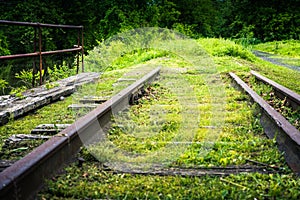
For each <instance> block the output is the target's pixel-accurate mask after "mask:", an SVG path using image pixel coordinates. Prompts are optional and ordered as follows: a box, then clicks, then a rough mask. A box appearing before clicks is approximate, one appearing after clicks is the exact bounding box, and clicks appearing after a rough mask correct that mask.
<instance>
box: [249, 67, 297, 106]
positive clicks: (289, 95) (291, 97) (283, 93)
mask: <svg viewBox="0 0 300 200" xmlns="http://www.w3.org/2000/svg"><path fill="white" fill-rule="evenodd" d="M251 74H252V75H253V76H255V78H256V79H258V80H260V81H262V82H264V83H266V84H269V85H270V86H272V88H273V89H274V92H275V94H276V96H277V97H279V98H280V99H285V98H286V100H287V102H289V103H290V105H291V106H292V108H293V109H294V110H298V109H299V107H300V95H299V94H297V93H295V92H293V91H292V90H290V89H288V88H286V87H284V86H282V85H280V84H278V83H276V82H275V81H272V80H270V79H268V78H266V77H264V76H262V75H261V74H259V73H257V72H255V71H253V70H251Z"/></svg>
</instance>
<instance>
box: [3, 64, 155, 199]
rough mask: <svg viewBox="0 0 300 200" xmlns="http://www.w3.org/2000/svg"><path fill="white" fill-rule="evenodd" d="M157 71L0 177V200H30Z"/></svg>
mask: <svg viewBox="0 0 300 200" xmlns="http://www.w3.org/2000/svg"><path fill="white" fill-rule="evenodd" d="M159 72H160V68H156V69H154V70H152V71H151V72H150V73H148V74H146V75H145V76H144V77H143V78H141V79H140V80H138V81H136V82H135V83H133V84H132V85H130V86H129V87H127V88H125V89H124V90H122V91H121V92H119V93H118V94H117V95H115V96H113V97H112V98H111V99H110V100H108V101H106V102H105V103H103V104H101V105H99V106H98V107H97V108H95V109H94V110H93V111H91V112H90V113H88V114H87V115H85V116H83V117H82V118H80V119H79V120H77V121H76V122H75V123H73V124H72V125H70V126H69V127H67V128H66V129H64V130H63V131H61V132H60V133H58V135H57V136H54V137H52V138H51V139H49V140H48V141H47V142H45V143H43V144H42V145H41V146H39V147H37V148H36V149H34V150H33V151H32V152H31V153H30V154H28V155H26V156H25V157H24V158H22V159H21V160H19V161H17V162H16V163H14V164H13V165H12V166H10V167H8V168H6V169H5V170H4V171H3V172H2V173H0V199H30V198H34V196H35V195H36V192H38V190H39V189H41V187H42V185H43V182H44V181H45V179H46V178H49V177H51V175H53V174H54V173H55V172H56V171H57V170H59V169H61V168H62V167H64V164H66V163H68V162H69V161H71V160H72V158H74V155H75V154H76V153H78V151H79V149H80V147H81V146H82V145H83V142H82V139H83V138H85V139H88V138H93V139H95V137H97V136H96V133H97V132H98V131H99V130H97V129H98V127H99V125H100V126H101V127H105V126H107V125H108V124H109V122H110V120H111V116H112V108H114V109H116V108H117V109H120V110H122V109H124V107H123V106H124V105H128V103H129V102H130V101H131V99H132V96H133V95H134V94H136V92H138V90H140V89H142V88H143V86H144V85H145V84H148V83H151V82H152V81H154V80H155V78H156V77H157V76H158V75H159Z"/></svg>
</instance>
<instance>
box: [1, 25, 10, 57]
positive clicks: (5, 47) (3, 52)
mask: <svg viewBox="0 0 300 200" xmlns="http://www.w3.org/2000/svg"><path fill="white" fill-rule="evenodd" d="M9 54H10V51H9V49H8V44H7V41H6V37H5V36H4V35H3V31H2V30H1V31H0V56H4V55H9Z"/></svg>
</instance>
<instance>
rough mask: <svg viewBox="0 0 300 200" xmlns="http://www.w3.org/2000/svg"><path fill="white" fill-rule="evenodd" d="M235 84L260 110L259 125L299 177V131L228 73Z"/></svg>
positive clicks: (238, 79) (244, 84) (239, 80)
mask: <svg viewBox="0 0 300 200" xmlns="http://www.w3.org/2000/svg"><path fill="white" fill-rule="evenodd" d="M229 75H230V76H231V78H232V79H233V80H234V82H235V84H236V85H237V86H238V87H239V88H241V89H242V90H243V91H245V92H246V93H247V94H248V95H249V96H250V97H251V98H252V100H253V101H254V102H255V103H257V104H258V105H259V106H260V108H261V119H260V122H261V125H262V127H263V128H264V132H265V133H266V135H267V136H268V137H269V138H274V137H275V138H276V142H277V143H278V147H279V150H281V151H283V152H285V154H284V156H285V160H286V162H287V164H288V165H289V166H290V168H291V169H292V170H293V172H294V173H295V174H297V175H298V176H300V131H299V130H298V129H296V128H295V127H294V126H293V125H291V124H290V123H289V122H288V121H287V120H286V119H285V118H284V117H283V116H282V115H281V114H280V113H278V112H277V111H276V110H275V109H274V108H273V107H271V106H270V105H269V104H268V103H267V102H266V101H265V100H264V99H263V98H262V97H260V96H259V95H258V94H257V93H256V92H254V91H253V90H252V89H251V88H250V87H249V86H248V85H247V84H246V83H245V82H243V81H242V80H241V79H240V78H239V77H238V76H237V75H235V74H234V73H229Z"/></svg>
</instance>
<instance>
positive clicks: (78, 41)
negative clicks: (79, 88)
mask: <svg viewBox="0 0 300 200" xmlns="http://www.w3.org/2000/svg"><path fill="white" fill-rule="evenodd" d="M79 46H80V30H78V32H77V47H79ZM79 53H80V52H79V51H77V69H76V73H77V74H78V72H79Z"/></svg>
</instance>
